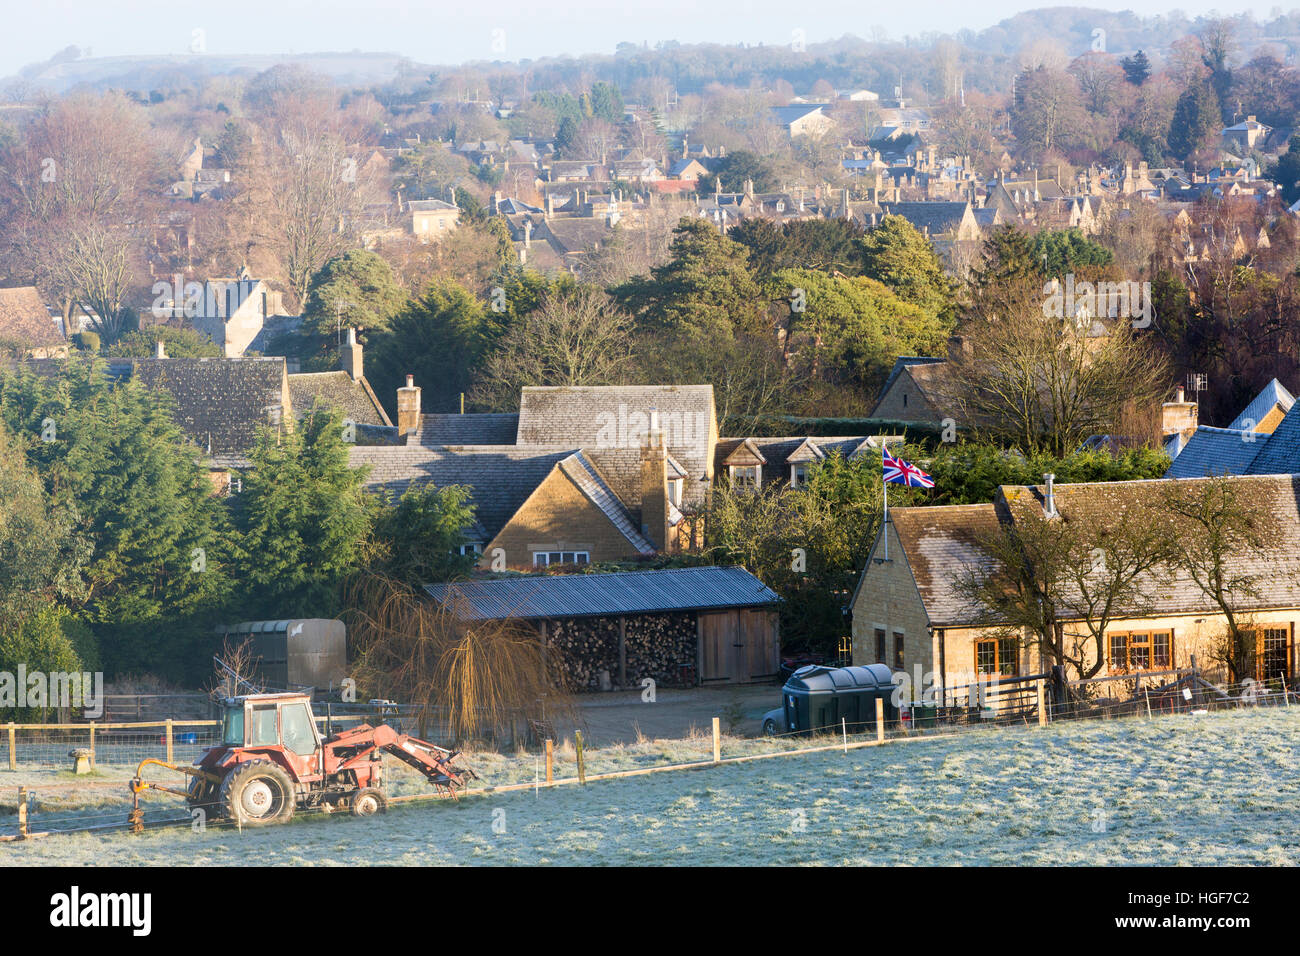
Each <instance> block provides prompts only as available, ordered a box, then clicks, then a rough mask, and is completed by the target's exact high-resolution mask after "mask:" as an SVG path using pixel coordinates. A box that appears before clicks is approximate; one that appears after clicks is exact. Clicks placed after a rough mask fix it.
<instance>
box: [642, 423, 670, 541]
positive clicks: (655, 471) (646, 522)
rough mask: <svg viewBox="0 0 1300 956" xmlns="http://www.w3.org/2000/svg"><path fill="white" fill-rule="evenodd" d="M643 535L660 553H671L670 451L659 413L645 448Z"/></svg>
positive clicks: (649, 432)
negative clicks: (660, 423)
mask: <svg viewBox="0 0 1300 956" xmlns="http://www.w3.org/2000/svg"><path fill="white" fill-rule="evenodd" d="M641 533H642V534H643V535H645V536H646V537H647V538H649V539H650V543H651V544H653V545H654V546H655V549H656V550H658V551H668V550H669V541H670V535H671V531H670V526H669V524H668V449H667V447H666V445H665V444H664V433H663V430H662V429H661V428H660V427H659V410H658V409H655V408H652V409H650V428H649V430H647V432H646V436H645V440H644V442H643V443H642V445H641Z"/></svg>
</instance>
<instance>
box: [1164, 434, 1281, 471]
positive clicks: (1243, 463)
mask: <svg viewBox="0 0 1300 956" xmlns="http://www.w3.org/2000/svg"><path fill="white" fill-rule="evenodd" d="M1269 440H1270V438H1269V436H1268V435H1262V434H1260V433H1259V432H1255V431H1251V430H1249V429H1243V428H1212V427H1210V426H1209V425H1202V426H1200V427H1199V428H1197V429H1196V431H1195V432H1193V433H1192V437H1191V438H1189V439H1188V440H1187V444H1186V445H1185V446H1184V447H1183V450H1182V451H1181V452H1179V454H1178V457H1177V458H1175V459H1174V460H1173V462H1172V463H1171V464H1170V466H1169V470H1168V471H1166V472H1165V475H1164V476H1165V477H1166V478H1204V477H1206V476H1207V475H1244V474H1246V472H1247V471H1248V470H1249V468H1250V466H1251V462H1253V461H1254V460H1255V458H1256V457H1258V455H1259V453H1260V452H1261V451H1262V450H1263V448H1264V446H1265V445H1266V444H1267V443H1268V442H1269Z"/></svg>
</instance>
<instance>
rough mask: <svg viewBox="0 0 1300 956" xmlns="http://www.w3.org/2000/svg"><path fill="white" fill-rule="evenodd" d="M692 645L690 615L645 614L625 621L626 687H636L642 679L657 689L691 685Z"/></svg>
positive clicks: (693, 635) (691, 619)
mask: <svg viewBox="0 0 1300 956" xmlns="http://www.w3.org/2000/svg"><path fill="white" fill-rule="evenodd" d="M695 644H696V636H695V615H694V614H648V615H645V616H644V617H632V618H628V621H627V634H626V637H625V648H624V651H625V653H626V654H627V681H628V683H629V684H630V685H631V686H633V687H639V686H640V685H641V681H642V679H643V678H646V677H649V678H652V679H653V680H654V682H655V683H656V684H657V685H659V686H661V687H662V686H672V687H680V686H682V685H683V684H686V683H692V682H693V681H694V675H695Z"/></svg>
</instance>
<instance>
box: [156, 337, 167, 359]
mask: <svg viewBox="0 0 1300 956" xmlns="http://www.w3.org/2000/svg"><path fill="white" fill-rule="evenodd" d="M153 357H154V358H160V359H162V358H166V357H167V348H166V346H164V345H163V341H162V339H159V340H158V341H157V342H155V343H154V344H153Z"/></svg>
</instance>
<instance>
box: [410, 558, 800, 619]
mask: <svg viewBox="0 0 1300 956" xmlns="http://www.w3.org/2000/svg"><path fill="white" fill-rule="evenodd" d="M425 590H426V591H428V593H429V594H430V596H432V597H433V599H434V600H435V601H438V602H443V601H447V600H450V601H452V602H454V604H455V606H456V608H457V614H458V615H460V616H461V617H462V618H464V619H467V620H480V621H482V620H505V619H507V618H515V619H525V620H527V619H532V620H537V619H542V618H564V617H587V616H596V615H609V614H656V613H664V612H668V611H705V610H715V609H721V608H742V607H769V606H771V605H774V604H776V603H778V602H779V601H780V600H781V598H780V596H779V595H778V594H777V593H776V592H775V591H773V590H772V589H771V588H769V587H766V586H765V585H764V584H763V582H762V581H760V580H759V579H758V578H756V577H754V575H752V574H750V573H749V572H748V571H746V570H745V569H744V568H719V567H701V568H667V569H664V570H659V571H615V572H608V573H604V574H554V575H550V574H548V575H521V576H519V577H510V578H502V579H500V580H496V581H467V582H464V583H459V584H426V585H425Z"/></svg>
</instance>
